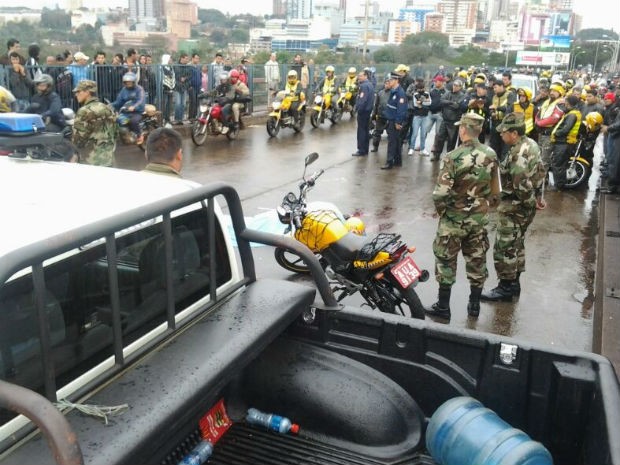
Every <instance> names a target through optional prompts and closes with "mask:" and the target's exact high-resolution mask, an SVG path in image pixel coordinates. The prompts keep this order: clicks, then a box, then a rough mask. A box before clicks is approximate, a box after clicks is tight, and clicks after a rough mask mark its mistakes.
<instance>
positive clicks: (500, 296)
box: [480, 279, 514, 302]
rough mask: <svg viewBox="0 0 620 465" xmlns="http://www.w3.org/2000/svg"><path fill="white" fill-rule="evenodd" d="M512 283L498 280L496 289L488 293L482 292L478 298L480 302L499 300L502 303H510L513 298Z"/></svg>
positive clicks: (506, 280)
mask: <svg viewBox="0 0 620 465" xmlns="http://www.w3.org/2000/svg"><path fill="white" fill-rule="evenodd" d="M513 283H514V281H511V280H508V279H500V280H499V284H498V285H497V287H495V288H493V289H491V290H490V291H489V292H483V293H482V295H481V296H480V300H488V301H491V302H497V301H499V300H501V301H504V302H511V301H512V296H513V286H514V284H513Z"/></svg>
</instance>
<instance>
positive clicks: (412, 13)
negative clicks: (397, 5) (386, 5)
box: [398, 5, 435, 32]
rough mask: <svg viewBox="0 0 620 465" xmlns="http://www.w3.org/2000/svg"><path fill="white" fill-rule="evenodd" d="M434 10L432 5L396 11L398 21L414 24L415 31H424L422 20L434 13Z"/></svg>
mask: <svg viewBox="0 0 620 465" xmlns="http://www.w3.org/2000/svg"><path fill="white" fill-rule="evenodd" d="M434 12H435V8H434V6H432V5H427V6H426V7H420V8H401V9H400V10H398V19H399V20H400V21H406V22H411V23H415V24H416V25H417V26H416V29H417V31H418V32H419V31H423V30H424V18H425V17H426V15H427V14H429V13H434Z"/></svg>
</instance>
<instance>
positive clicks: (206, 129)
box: [192, 94, 241, 145]
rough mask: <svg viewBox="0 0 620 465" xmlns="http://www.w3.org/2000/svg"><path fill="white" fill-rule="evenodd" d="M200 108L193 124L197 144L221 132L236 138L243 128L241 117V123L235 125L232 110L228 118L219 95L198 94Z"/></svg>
mask: <svg viewBox="0 0 620 465" xmlns="http://www.w3.org/2000/svg"><path fill="white" fill-rule="evenodd" d="M198 99H199V100H198V101H199V110H200V113H199V114H198V118H196V121H194V124H193V125H192V140H193V141H194V144H196V145H202V144H204V143H205V141H206V140H207V136H219V135H220V134H223V135H225V136H226V137H228V139H229V140H234V139H236V138H237V136H238V135H239V130H240V128H241V118H240V119H239V125H237V126H235V123H234V120H233V114H232V111H231V112H230V115H228V117H227V118H226V117H225V116H224V113H223V112H222V109H223V108H224V105H222V104H221V102H220V100H218V98H217V97H212V96H210V95H208V94H200V95H199V96H198Z"/></svg>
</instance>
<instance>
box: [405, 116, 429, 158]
mask: <svg viewBox="0 0 620 465" xmlns="http://www.w3.org/2000/svg"><path fill="white" fill-rule="evenodd" d="M427 125H428V116H414V117H413V123H412V128H411V139H409V148H410V149H413V148H415V141H416V139H417V138H418V132H419V133H420V150H422V151H424V150H426V126H427Z"/></svg>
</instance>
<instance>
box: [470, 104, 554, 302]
mask: <svg viewBox="0 0 620 465" xmlns="http://www.w3.org/2000/svg"><path fill="white" fill-rule="evenodd" d="M525 131H526V125H525V117H524V115H523V113H516V112H513V113H509V114H508V115H506V116H505V117H504V119H503V121H502V122H501V124H500V125H499V126H498V127H497V132H499V133H500V135H501V138H502V141H503V142H504V144H506V146H507V147H508V152H507V154H506V158H504V159H503V160H502V162H501V163H500V177H501V181H502V193H501V197H500V199H501V201H500V204H499V206H498V207H497V233H496V236H495V244H494V246H493V261H494V263H495V271H496V272H497V276H498V277H499V284H498V286H497V287H495V288H494V289H492V290H491V291H489V292H485V293H483V294H482V296H481V300H491V301H497V300H504V301H511V300H512V297H513V295H519V294H520V293H521V286H520V284H519V276H520V275H521V273H523V272H524V271H525V242H524V241H525V232H526V231H527V228H528V226H529V225H530V224H531V223H532V220H533V219H534V215H535V213H536V207H537V205H538V206H539V207H544V203H543V200H542V199H541V198H540V197H541V190H542V182H543V179H544V177H545V173H546V171H545V166H544V164H543V162H542V158H541V154H540V147H538V144H537V143H536V142H534V141H533V140H532V139H530V138H529V137H527V136H526V135H525Z"/></svg>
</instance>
